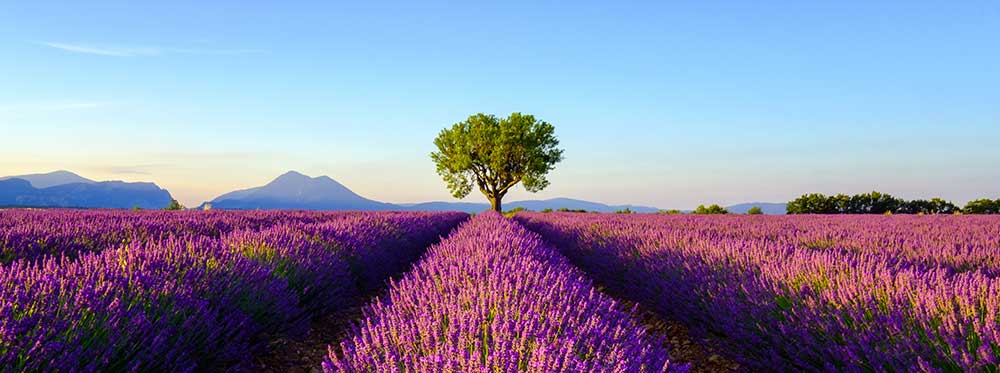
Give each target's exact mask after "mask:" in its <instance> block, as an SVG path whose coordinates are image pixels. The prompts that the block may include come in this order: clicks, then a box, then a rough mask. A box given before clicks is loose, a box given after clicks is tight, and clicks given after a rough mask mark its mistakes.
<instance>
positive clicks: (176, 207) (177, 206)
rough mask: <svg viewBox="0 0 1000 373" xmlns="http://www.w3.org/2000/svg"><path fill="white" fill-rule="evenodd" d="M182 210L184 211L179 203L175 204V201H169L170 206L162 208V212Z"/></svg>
mask: <svg viewBox="0 0 1000 373" xmlns="http://www.w3.org/2000/svg"><path fill="white" fill-rule="evenodd" d="M183 209H184V205H181V203H180V202H177V200H176V199H171V200H170V204H169V205H167V207H166V208H164V210H171V211H175V210H183Z"/></svg>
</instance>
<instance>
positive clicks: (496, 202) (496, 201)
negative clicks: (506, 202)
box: [490, 196, 503, 213]
mask: <svg viewBox="0 0 1000 373" xmlns="http://www.w3.org/2000/svg"><path fill="white" fill-rule="evenodd" d="M501 199H503V197H499V196H498V197H491V198H490V209H492V210H493V211H496V212H499V213H503V209H502V208H501V206H500V200H501Z"/></svg>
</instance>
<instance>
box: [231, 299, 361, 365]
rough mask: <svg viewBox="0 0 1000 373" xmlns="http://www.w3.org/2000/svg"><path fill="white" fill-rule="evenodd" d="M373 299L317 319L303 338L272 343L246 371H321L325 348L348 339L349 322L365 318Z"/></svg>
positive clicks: (335, 345)
mask: <svg viewBox="0 0 1000 373" xmlns="http://www.w3.org/2000/svg"><path fill="white" fill-rule="evenodd" d="M374 298H375V296H374V295H373V296H372V297H370V298H367V299H365V300H359V301H356V302H354V303H353V304H355V305H356V306H354V307H350V308H347V309H342V310H336V311H333V312H331V313H329V314H326V315H322V316H320V317H319V318H317V319H315V320H313V321H312V324H311V325H310V327H309V331H308V332H306V334H305V335H301V336H290V337H286V338H276V339H274V340H272V341H271V342H270V343H268V345H267V346H266V347H264V348H263V349H262V350H263V351H262V352H261V353H260V354H259V355H258V356H257V357H256V358H255V359H254V361H253V363H252V364H251V365H250V366H249V367H248V370H249V371H251V372H262V373H286V372H287V373H311V372H320V371H322V368H321V367H322V364H323V358H324V357H325V356H326V355H327V353H328V351H327V346H330V345H333V346H334V347H335V348H336V347H337V345H338V343H339V342H340V341H342V340H344V339H345V338H347V337H348V333H349V332H350V330H351V327H350V325H351V322H353V321H356V320H360V319H361V318H362V317H363V316H364V315H363V312H362V310H363V309H364V307H365V306H366V305H367V304H368V302H370V301H372V300H374ZM296 337H297V338H296Z"/></svg>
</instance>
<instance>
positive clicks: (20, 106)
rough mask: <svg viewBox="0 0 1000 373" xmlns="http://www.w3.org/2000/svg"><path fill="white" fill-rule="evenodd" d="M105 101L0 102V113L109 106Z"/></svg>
mask: <svg viewBox="0 0 1000 373" xmlns="http://www.w3.org/2000/svg"><path fill="white" fill-rule="evenodd" d="M111 105H112V103H111V102H107V101H41V102H20V103H13V104H8V105H3V104H0V113H21V112H40V111H65V110H86V109H95V108H101V107H106V106H111Z"/></svg>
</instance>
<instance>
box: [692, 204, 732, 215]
mask: <svg viewBox="0 0 1000 373" xmlns="http://www.w3.org/2000/svg"><path fill="white" fill-rule="evenodd" d="M728 213H729V211H728V210H726V209H725V208H723V207H722V206H719V205H711V206H708V207H705V205H698V207H697V208H695V209H694V211H693V212H692V214H698V215H723V214H728Z"/></svg>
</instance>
